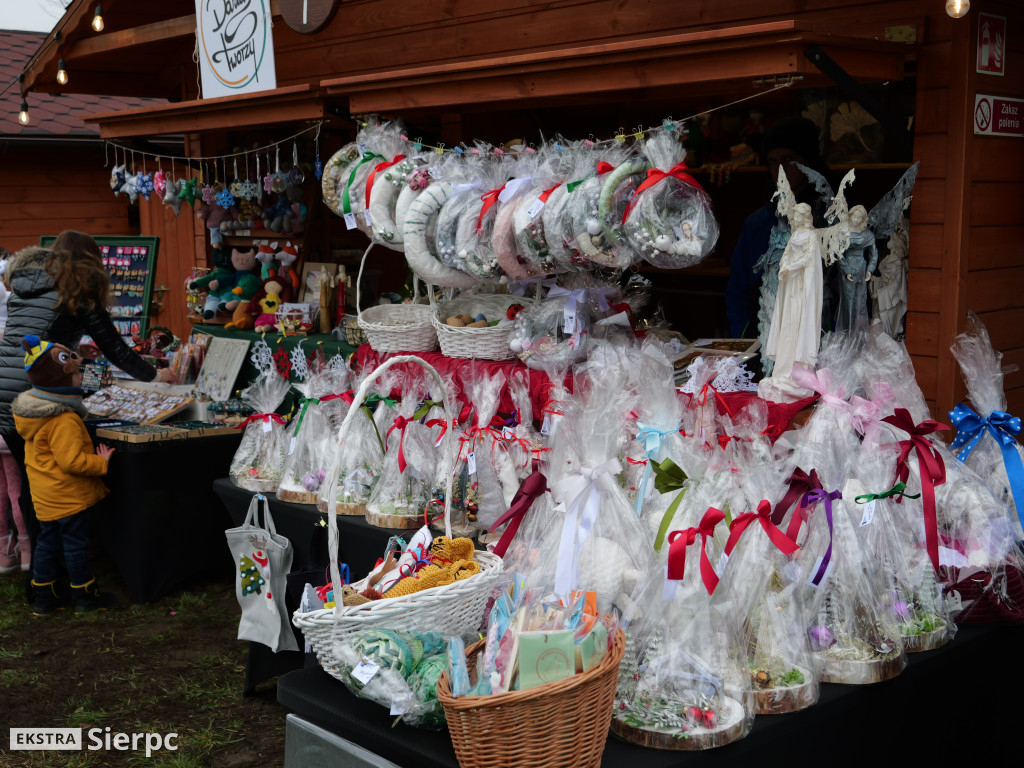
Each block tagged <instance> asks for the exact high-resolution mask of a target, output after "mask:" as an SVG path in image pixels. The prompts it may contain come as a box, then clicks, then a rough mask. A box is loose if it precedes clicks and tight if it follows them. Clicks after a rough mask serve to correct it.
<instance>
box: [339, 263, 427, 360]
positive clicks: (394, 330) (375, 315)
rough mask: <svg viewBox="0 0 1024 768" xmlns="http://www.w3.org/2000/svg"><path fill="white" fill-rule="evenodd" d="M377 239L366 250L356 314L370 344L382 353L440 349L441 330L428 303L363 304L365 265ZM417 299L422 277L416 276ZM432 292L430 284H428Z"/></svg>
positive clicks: (357, 282)
mask: <svg viewBox="0 0 1024 768" xmlns="http://www.w3.org/2000/svg"><path fill="white" fill-rule="evenodd" d="M373 245H374V244H373V243H370V247H369V248H367V249H366V251H365V252H364V253H363V258H362V261H360V262H359V276H358V277H357V278H356V316H357V318H358V323H359V328H360V329H361V330H362V331H363V333H364V334H366V340H367V341H368V342H369V344H370V346H371V347H373V348H374V350H376V351H377V352H380V353H381V354H388V353H391V352H433V351H434V350H435V349H437V333H435V332H434V326H433V325H432V324H431V322H430V316H431V311H430V306H429V305H427V304H380V305H378V306H376V307H370V308H369V309H367V310H366V311H365V312H364V311H363V310H362V308H361V306H360V305H361V304H362V291H361V286H362V284H363V267H364V266H366V256H367V254H369V253H370V249H371V248H373ZM413 283H414V297H413V299H414V301H415V300H416V299H417V298H418V297H419V281H418V280H417V279H416V278H415V277H414V278H413ZM428 293H429V286H428Z"/></svg>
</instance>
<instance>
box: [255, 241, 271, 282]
mask: <svg viewBox="0 0 1024 768" xmlns="http://www.w3.org/2000/svg"><path fill="white" fill-rule="evenodd" d="M253 245H256V246H258V247H257V249H256V261H258V262H259V263H260V265H261V266H260V279H261V280H266V279H267V278H268V277H273V276H274V274H275V272H274V257H275V256H276V255H277V242H276V241H275V242H273V243H271V242H268V241H267V240H263V241H259V240H257V241H256V242H254V243H253Z"/></svg>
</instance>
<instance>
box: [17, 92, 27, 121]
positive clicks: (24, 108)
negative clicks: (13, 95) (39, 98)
mask: <svg viewBox="0 0 1024 768" xmlns="http://www.w3.org/2000/svg"><path fill="white" fill-rule="evenodd" d="M18 122H19V123H21V124H22V125H28V101H26V100H25V97H24V96H23V97H22V98H21V112H19V113H18Z"/></svg>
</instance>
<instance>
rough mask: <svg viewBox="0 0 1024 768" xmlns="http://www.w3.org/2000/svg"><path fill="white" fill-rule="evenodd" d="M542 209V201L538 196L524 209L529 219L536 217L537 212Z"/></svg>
mask: <svg viewBox="0 0 1024 768" xmlns="http://www.w3.org/2000/svg"><path fill="white" fill-rule="evenodd" d="M543 210H544V201H543V200H541V199H540V198H539V197H538V198H537V199H536V200H534V201H533V205H531V206H530V207H529V208H527V209H526V215H527V216H529V217H530V218H531V219H535V218H537V214H538V213H540V212H541V211H543Z"/></svg>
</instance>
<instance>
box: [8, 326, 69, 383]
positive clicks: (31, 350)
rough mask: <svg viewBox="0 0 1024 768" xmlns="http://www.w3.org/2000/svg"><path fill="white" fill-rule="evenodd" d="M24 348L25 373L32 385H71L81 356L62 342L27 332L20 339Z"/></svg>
mask: <svg viewBox="0 0 1024 768" xmlns="http://www.w3.org/2000/svg"><path fill="white" fill-rule="evenodd" d="M21 346H22V347H23V348H24V350H25V375H26V376H27V377H28V380H29V383H31V384H32V386H33V387H38V388H40V389H56V388H59V387H73V386H75V383H74V376H75V374H76V373H78V370H79V368H81V365H82V358H81V357H80V356H79V355H78V354H77V353H75V352H72V351H71V350H70V349H68V348H67V347H65V346H64V345H63V344H54V343H53V342H51V341H44V340H43V339H40V338H39V337H38V336H35V335H32V334H29V335H27V336H25V338H23V339H22V340H21Z"/></svg>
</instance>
